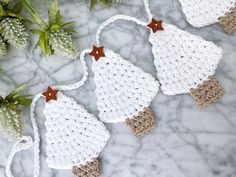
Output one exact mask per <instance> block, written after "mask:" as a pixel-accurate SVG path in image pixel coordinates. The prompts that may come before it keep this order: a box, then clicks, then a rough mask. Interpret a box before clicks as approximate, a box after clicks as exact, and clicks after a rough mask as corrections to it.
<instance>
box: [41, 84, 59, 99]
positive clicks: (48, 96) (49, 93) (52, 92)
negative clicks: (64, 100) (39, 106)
mask: <svg viewBox="0 0 236 177" xmlns="http://www.w3.org/2000/svg"><path fill="white" fill-rule="evenodd" d="M57 92H58V90H53V89H52V88H51V87H48V89H47V91H46V92H43V93H42V94H43V95H44V96H45V98H46V102H49V101H51V100H57Z"/></svg>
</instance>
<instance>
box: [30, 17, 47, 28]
mask: <svg viewBox="0 0 236 177" xmlns="http://www.w3.org/2000/svg"><path fill="white" fill-rule="evenodd" d="M31 16H32V18H33V19H34V21H35V23H36V24H37V25H38V26H39V27H41V28H42V29H44V30H47V29H48V25H47V24H46V23H45V22H44V21H43V20H42V18H41V17H40V16H39V15H38V14H37V13H32V14H31Z"/></svg>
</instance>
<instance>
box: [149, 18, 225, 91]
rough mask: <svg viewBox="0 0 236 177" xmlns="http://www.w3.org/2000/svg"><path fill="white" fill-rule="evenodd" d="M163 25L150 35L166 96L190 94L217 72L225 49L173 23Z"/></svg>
mask: <svg viewBox="0 0 236 177" xmlns="http://www.w3.org/2000/svg"><path fill="white" fill-rule="evenodd" d="M163 28H164V31H158V32H156V33H151V34H150V38H149V40H150V42H151V44H152V45H153V47H152V52H153V54H154V58H155V59H154V63H155V66H156V68H157V77H158V79H159V81H160V83H161V89H162V91H163V92H164V93H165V94H167V95H176V94H181V93H189V92H190V89H191V88H197V86H198V85H199V84H202V83H203V81H206V80H208V77H209V76H212V75H214V73H215V70H216V68H217V65H218V63H219V61H220V59H221V58H222V53H223V51H222V49H221V48H220V47H218V46H216V45H215V44H214V43H213V42H209V41H206V40H204V39H202V38H201V37H200V36H195V35H192V34H190V33H189V32H187V31H183V30H181V29H179V28H177V27H176V26H174V25H170V24H166V23H164V22H163Z"/></svg>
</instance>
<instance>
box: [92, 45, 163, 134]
mask: <svg viewBox="0 0 236 177" xmlns="http://www.w3.org/2000/svg"><path fill="white" fill-rule="evenodd" d="M90 55H92V56H94V58H95V59H96V60H93V65H92V70H93V72H94V75H95V76H94V81H95V84H96V90H95V92H96V95H97V99H98V101H97V107H98V110H99V117H100V119H101V120H102V121H104V122H107V123H118V122H125V121H126V122H127V125H128V126H129V127H130V128H131V129H132V133H133V134H134V135H136V136H143V135H144V134H146V133H147V132H150V131H151V130H152V129H153V128H154V126H155V121H154V116H153V113H152V112H151V110H150V109H149V108H148V107H149V106H150V103H151V101H152V100H153V98H154V97H155V95H156V94H157V92H158V90H159V83H158V82H157V81H156V80H155V79H154V78H153V77H152V76H151V75H150V74H147V73H145V72H144V71H143V70H142V69H141V68H139V67H136V66H134V65H133V64H132V63H131V62H129V61H127V60H125V59H123V58H122V57H121V56H120V55H118V54H116V53H114V52H113V51H111V50H108V49H105V50H103V48H102V47H100V48H97V47H95V46H94V48H93V51H92V52H91V53H90Z"/></svg>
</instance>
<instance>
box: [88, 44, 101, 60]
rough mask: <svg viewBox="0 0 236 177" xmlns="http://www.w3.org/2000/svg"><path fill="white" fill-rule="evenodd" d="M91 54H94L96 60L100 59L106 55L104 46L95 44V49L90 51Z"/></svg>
mask: <svg viewBox="0 0 236 177" xmlns="http://www.w3.org/2000/svg"><path fill="white" fill-rule="evenodd" d="M89 55H91V56H93V57H94V58H95V60H96V61H98V60H99V59H100V58H101V57H105V54H104V50H103V47H96V46H93V50H92V51H91V52H90V53H89Z"/></svg>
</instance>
